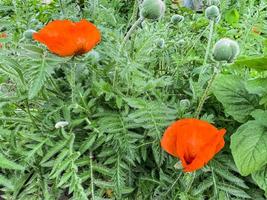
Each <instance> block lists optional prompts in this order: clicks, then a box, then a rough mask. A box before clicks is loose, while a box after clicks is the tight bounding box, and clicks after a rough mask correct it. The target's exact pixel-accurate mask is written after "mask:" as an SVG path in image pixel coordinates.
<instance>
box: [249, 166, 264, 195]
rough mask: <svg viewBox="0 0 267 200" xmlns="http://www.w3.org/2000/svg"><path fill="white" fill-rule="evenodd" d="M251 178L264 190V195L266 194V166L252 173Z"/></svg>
mask: <svg viewBox="0 0 267 200" xmlns="http://www.w3.org/2000/svg"><path fill="white" fill-rule="evenodd" d="M252 178H253V180H254V181H255V182H256V183H257V185H258V186H259V187H260V188H261V189H263V190H264V191H265V195H266V196H267V166H265V167H263V168H262V169H261V170H259V171H256V172H255V173H253V174H252Z"/></svg>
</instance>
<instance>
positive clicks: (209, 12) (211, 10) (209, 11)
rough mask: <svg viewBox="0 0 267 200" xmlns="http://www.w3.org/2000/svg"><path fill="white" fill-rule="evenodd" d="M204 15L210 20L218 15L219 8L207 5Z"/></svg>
mask: <svg viewBox="0 0 267 200" xmlns="http://www.w3.org/2000/svg"><path fill="white" fill-rule="evenodd" d="M205 15H206V17H207V18H208V19H210V20H216V19H217V18H218V17H219V16H220V10H219V8H218V7H217V6H214V5H213V6H209V7H207V8H206V10H205Z"/></svg>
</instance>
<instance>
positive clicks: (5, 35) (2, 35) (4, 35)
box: [0, 33, 7, 48]
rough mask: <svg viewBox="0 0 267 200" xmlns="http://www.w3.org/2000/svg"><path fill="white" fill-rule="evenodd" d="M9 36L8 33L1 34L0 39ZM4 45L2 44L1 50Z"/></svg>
mask: <svg viewBox="0 0 267 200" xmlns="http://www.w3.org/2000/svg"><path fill="white" fill-rule="evenodd" d="M6 37H7V34H6V33H0V38H6ZM2 47H3V45H2V44H1V43H0V48H2Z"/></svg>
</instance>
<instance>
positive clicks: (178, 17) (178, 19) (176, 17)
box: [171, 15, 184, 24]
mask: <svg viewBox="0 0 267 200" xmlns="http://www.w3.org/2000/svg"><path fill="white" fill-rule="evenodd" d="M182 21H184V16H182V15H173V16H172V18H171V22H172V23H173V24H179V23H180V22H182Z"/></svg>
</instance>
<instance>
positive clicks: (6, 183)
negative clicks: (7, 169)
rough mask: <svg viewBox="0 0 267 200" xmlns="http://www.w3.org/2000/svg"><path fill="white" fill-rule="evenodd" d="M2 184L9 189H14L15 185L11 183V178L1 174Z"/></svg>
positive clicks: (0, 182) (0, 180) (0, 183)
mask: <svg viewBox="0 0 267 200" xmlns="http://www.w3.org/2000/svg"><path fill="white" fill-rule="evenodd" d="M0 185H1V186H5V187H7V188H9V189H13V185H12V183H11V181H10V180H8V179H7V178H5V177H4V176H2V175H0Z"/></svg>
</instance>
